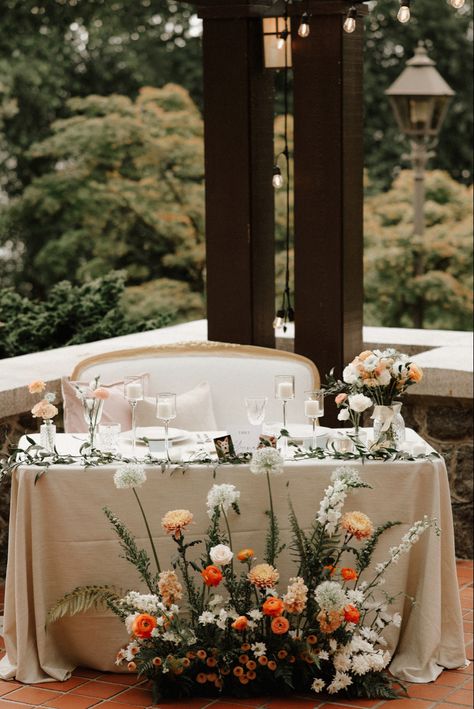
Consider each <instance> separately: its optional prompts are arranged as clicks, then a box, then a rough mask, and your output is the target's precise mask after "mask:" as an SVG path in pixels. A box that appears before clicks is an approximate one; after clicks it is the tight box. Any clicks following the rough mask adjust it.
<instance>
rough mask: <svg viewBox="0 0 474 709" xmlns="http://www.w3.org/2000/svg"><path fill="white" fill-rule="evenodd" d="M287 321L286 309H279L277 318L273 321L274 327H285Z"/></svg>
mask: <svg viewBox="0 0 474 709" xmlns="http://www.w3.org/2000/svg"><path fill="white" fill-rule="evenodd" d="M284 322H285V311H284V310H277V314H276V315H275V319H274V321H273V327H274V329H275V330H277V329H278V328H280V327H283V324H284Z"/></svg>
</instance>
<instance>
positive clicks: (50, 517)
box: [0, 431, 466, 683]
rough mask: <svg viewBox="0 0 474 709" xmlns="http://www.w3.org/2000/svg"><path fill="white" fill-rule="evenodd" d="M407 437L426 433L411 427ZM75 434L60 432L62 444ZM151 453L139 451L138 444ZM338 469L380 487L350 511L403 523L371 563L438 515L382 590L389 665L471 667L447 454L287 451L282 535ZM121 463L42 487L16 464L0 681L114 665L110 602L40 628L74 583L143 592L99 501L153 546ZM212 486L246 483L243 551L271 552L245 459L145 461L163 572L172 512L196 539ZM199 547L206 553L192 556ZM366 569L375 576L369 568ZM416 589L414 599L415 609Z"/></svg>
mask: <svg viewBox="0 0 474 709" xmlns="http://www.w3.org/2000/svg"><path fill="white" fill-rule="evenodd" d="M410 436H411V438H412V440H416V441H418V442H421V439H419V438H418V436H417V434H415V433H414V432H413V431H411V432H410ZM73 445H75V446H76V447H77V445H78V443H77V441H75V442H74V439H73V437H72V436H71V435H69V436H67V435H66V434H64V435H62V436H58V448H59V450H64V448H65V447H66V448H67V449H68V450H70V449H71V447H72V446H73ZM143 450H144V449H143ZM340 465H348V466H351V467H356V468H357V470H358V472H359V475H360V476H361V478H362V479H363V480H364V481H366V482H368V483H370V485H372V489H369V490H361V491H358V492H357V493H356V494H355V495H354V494H352V495H349V497H348V498H347V500H346V505H345V510H346V511H347V510H354V509H356V510H360V511H361V512H365V513H366V514H367V515H369V516H370V518H371V519H372V521H373V523H374V526H376V525H378V524H381V523H383V522H386V521H387V520H398V521H400V522H401V525H400V526H396V527H394V528H392V529H389V530H388V531H387V532H385V534H384V535H382V537H381V540H380V543H379V545H378V547H377V550H376V553H375V555H374V558H373V564H376V563H378V562H380V561H383V560H384V559H386V558H387V557H388V550H389V548H390V547H391V546H395V545H397V544H398V543H399V541H400V538H401V536H402V535H403V534H405V532H406V531H407V530H408V528H409V527H410V526H411V525H412V523H413V522H414V521H416V520H419V519H421V518H422V517H423V516H424V515H428V516H429V517H436V518H437V519H438V522H439V525H440V527H441V530H442V531H441V536H440V537H437V536H436V534H435V533H434V531H433V530H428V531H427V532H425V533H424V534H423V535H422V537H421V539H420V541H419V542H418V543H417V544H416V545H414V546H413V547H412V548H411V550H410V552H409V553H408V554H405V555H403V556H402V557H401V559H400V561H399V562H398V564H397V565H393V564H392V565H391V566H390V567H389V569H388V572H387V574H386V586H385V588H386V590H387V591H388V592H389V593H390V595H396V594H397V593H400V595H399V596H398V597H397V599H396V602H395V604H394V606H392V611H395V610H397V611H398V612H400V613H401V614H402V618H403V619H402V623H401V627H400V628H396V627H394V626H392V627H391V628H390V631H389V632H387V634H386V637H387V640H388V649H389V651H390V652H391V653H394V658H393V660H392V663H391V666H390V669H391V671H392V673H393V674H394V675H396V676H397V677H399V678H400V679H402V680H409V681H414V682H428V681H432V680H434V679H436V677H437V676H438V675H439V674H440V672H441V671H442V669H443V668H456V667H460V666H463V665H464V664H465V662H466V661H465V652H464V640H463V630H462V616H461V608H460V602H459V594H458V586H457V578H456V567H455V555H454V536H453V525H452V513H451V505H450V493H449V485H448V479H447V474H446V467H445V464H444V461H443V460H442V459H441V458H439V459H435V460H427V459H423V460H416V461H393V462H382V461H380V462H379V461H377V462H365V463H364V464H363V465H362V464H361V463H360V462H356V463H355V462H354V461H347V462H346V461H343V462H342V463H341V461H335V460H333V459H324V460H314V459H309V460H308V459H306V460H300V461H287V462H286V464H285V470H284V472H283V474H282V475H280V476H274V477H273V479H272V490H273V497H274V507H275V512H276V514H277V516H278V519H279V524H280V528H281V533H282V538H283V541H286V542H287V543H288V541H289V534H290V529H289V526H290V525H289V522H288V497H291V500H292V503H293V505H294V508H295V511H296V514H297V517H298V519H299V522H300V524H301V525H302V526H303V527H305V528H308V527H310V525H311V522H312V520H313V518H314V514H315V512H316V511H317V509H318V508H319V502H320V499H321V497H322V495H323V492H324V490H325V488H326V487H327V486H328V484H329V482H330V476H331V473H332V472H333V471H334V470H335V469H336V468H337V467H339V466H340ZM116 467H117V465H113V466H101V467H97V468H89V469H83V468H81V467H79V466H76V465H63V466H61V465H57V466H52V467H51V468H50V469H49V470H48V472H47V473H46V474H44V475H43V476H42V477H41V478H40V479H39V480H38V482H37V483H36V485H35V476H36V474H37V472H38V468H34V467H28V466H24V467H19V468H18V469H17V471H16V472H15V473H14V476H13V480H12V492H11V512H10V539H9V551H8V569H7V579H6V589H5V633H4V637H5V646H6V656H5V657H4V658H3V660H2V661H1V662H0V677H2V678H4V679H11V678H14V677H15V678H16V679H17V680H19V681H21V682H27V683H34V682H43V681H47V680H66V679H67V678H68V677H69V676H70V674H71V671H72V670H73V669H74V668H75V667H76V666H78V665H82V666H86V667H90V668H93V669H97V670H102V671H108V670H110V671H114V672H117V671H118V670H117V667H116V666H115V664H114V661H115V656H116V653H117V651H118V649H119V648H120V647H121V645H123V644H125V643H126V642H127V635H126V632H125V628H124V626H123V624H122V623H121V622H120V620H119V619H118V618H116V617H115V616H113V615H112V614H111V613H108V612H107V611H106V610H102V609H101V610H94V611H90V612H88V613H87V614H84V615H78V616H75V617H72V618H70V617H68V618H63V619H62V620H60V621H59V622H57V623H55V624H54V625H51V626H48V627H45V620H46V615H47V612H48V609H49V608H50V607H51V606H52V605H53V604H54V603H55V601H56V600H57V599H58V598H60V597H61V596H62V595H63V594H65V593H67V592H69V591H71V590H72V589H74V588H75V587H76V586H82V585H88V584H96V585H102V584H107V585H114V586H116V587H117V588H120V589H123V590H126V589H136V590H139V588H140V587H139V584H138V577H137V573H136V570H135V569H134V568H133V567H132V566H130V565H129V564H128V563H127V562H126V561H125V560H124V559H123V558H120V549H119V543H118V539H117V537H116V535H115V532H114V531H113V529H112V528H111V526H110V524H109V522H108V520H107V519H106V517H105V515H104V513H103V511H102V508H103V507H104V506H107V507H109V508H110V509H111V510H112V511H113V512H114V513H115V514H116V515H117V516H118V517H119V518H120V519H121V520H122V521H123V522H124V523H125V524H126V525H127V526H128V527H129V529H130V530H131V531H132V533H133V534H134V535H135V536H136V539H137V543H138V545H139V546H143V547H145V548H148V537H147V535H146V532H145V529H144V525H143V520H142V517H141V515H140V512H139V510H138V508H137V505H136V501H135V499H134V496H133V493H132V492H131V491H130V490H119V489H116V487H115V485H114V482H113V474H114V472H115V470H116ZM214 483H233V484H234V485H236V487H237V488H238V489H239V490H240V492H241V498H240V510H241V514H240V516H239V515H237V514H234V513H231V514H230V524H231V527H232V537H233V545H234V549H237V548H239V549H240V548H242V547H248V546H252V548H253V549H255V553H256V556H257V558H258V559H259V560H260V561H262V560H263V548H264V541H265V529H266V523H267V517H266V515H265V509H266V508H267V506H268V503H267V499H268V498H267V488H266V479H265V477H264V476H256V475H253V474H252V473H250V471H249V467H248V465H221V466H219V467H217V469H216V471H215V472H214V467H212V466H205V465H192V466H190V467H189V468H188V469H187V470H186V471H185V472H182V471H178V470H175V471H174V472H171V473H170V472H169V471H166V472H164V473H163V472H161V470H160V468H159V467H149V468H147V482H146V483H145V485H144V486H143V487H142V488H140V491H139V492H140V497H141V499H142V502H143V505H144V507H145V510H146V513H147V517H148V520H149V522H150V526H151V529H152V534H153V537H154V539H155V544H156V546H157V549H158V553H159V556H160V559H161V566H162V568H167V565H168V564H169V562H170V559H171V557H172V555H173V553H174V545H173V543H172V541H171V540H170V538H169V537H166V536H165V535H164V532H163V530H162V528H161V524H160V522H161V518H162V516H163V515H164V514H165V513H166V512H167V511H168V510H170V509H176V508H187V509H189V510H191V511H192V512H193V514H194V525H193V526H192V527H190V529H189V533H188V534H187V540H188V541H191V540H192V539H199V538H201V537H202V535H203V534H204V532H205V530H206V529H207V526H208V524H209V518H208V516H207V513H206V497H207V493H208V490H209V489H210V487H211V486H212V485H213V484H214ZM196 553H198V552H196ZM290 563H291V562H290V561H289V555H288V554H287V553H284V554H283V555H282V557H281V559H280V560H279V562H278V563H277V566H278V568H279V571H280V575H281V584H280V587H281V585H282V583H283V584H285V583H286V581H287V579H288V577H289V576H291V575H294V573H295V570H294V569H292V568H291V566H290ZM365 573H367V572H365ZM407 596H410V597H414V598H416V604H415V605H412V603H411V601H410V600H409V598H408V597H407Z"/></svg>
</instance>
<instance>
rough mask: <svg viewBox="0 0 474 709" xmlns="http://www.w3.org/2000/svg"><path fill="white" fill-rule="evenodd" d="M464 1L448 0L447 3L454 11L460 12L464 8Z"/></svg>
mask: <svg viewBox="0 0 474 709" xmlns="http://www.w3.org/2000/svg"><path fill="white" fill-rule="evenodd" d="M464 1H465V0H449V3H450V5H452V6H453V7H454V8H455V10H460V9H461V8H462V7H464Z"/></svg>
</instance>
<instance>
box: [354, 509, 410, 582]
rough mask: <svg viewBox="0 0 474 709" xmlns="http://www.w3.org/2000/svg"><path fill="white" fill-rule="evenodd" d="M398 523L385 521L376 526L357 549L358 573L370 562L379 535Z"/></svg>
mask: <svg viewBox="0 0 474 709" xmlns="http://www.w3.org/2000/svg"><path fill="white" fill-rule="evenodd" d="M399 524H401V522H385V524H381V525H380V526H379V527H377V529H376V530H375V532H374V533H373V535H372V536H371V537H370V539H368V540H367V541H366V543H365V544H364V546H363V547H362V549H360V550H359V554H358V560H357V567H356V568H357V572H358V573H359V574H360V573H361V572H362V571H364V569H366V568H367V567H368V565H369V564H370V560H371V559H372V554H373V553H374V549H375V547H376V546H377V543H378V541H379V538H380V536H381V535H382V534H383V533H384V532H386V531H387V529H390V528H391V527H396V526H397V525H399Z"/></svg>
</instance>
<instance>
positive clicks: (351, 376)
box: [342, 364, 359, 384]
mask: <svg viewBox="0 0 474 709" xmlns="http://www.w3.org/2000/svg"><path fill="white" fill-rule="evenodd" d="M342 378H343V380H344V381H345V382H346V384H355V383H356V382H357V380H358V379H359V373H358V371H357V369H356V368H355V367H353V366H352V364H348V365H347V367H345V368H344V371H343V372H342Z"/></svg>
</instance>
